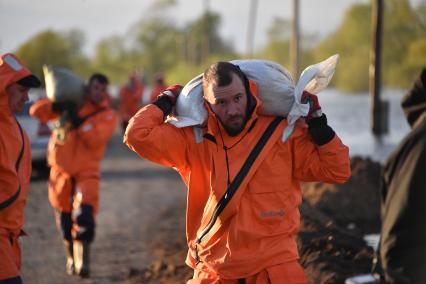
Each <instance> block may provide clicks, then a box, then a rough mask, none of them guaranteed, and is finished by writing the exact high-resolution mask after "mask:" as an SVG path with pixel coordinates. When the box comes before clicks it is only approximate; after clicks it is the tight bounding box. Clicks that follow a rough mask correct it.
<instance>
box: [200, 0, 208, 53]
mask: <svg viewBox="0 0 426 284" xmlns="http://www.w3.org/2000/svg"><path fill="white" fill-rule="evenodd" d="M209 2H210V0H204V38H203V43H202V44H203V58H202V60H201V61H204V60H207V58H208V57H209V55H210V12H209V10H210V7H209Z"/></svg>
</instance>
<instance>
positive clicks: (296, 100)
mask: <svg viewBox="0 0 426 284" xmlns="http://www.w3.org/2000/svg"><path fill="white" fill-rule="evenodd" d="M338 58H339V55H337V54H336V55H333V56H331V57H329V58H328V59H326V60H324V61H322V62H320V63H317V64H314V65H311V66H309V67H307V68H306V69H305V70H303V72H302V74H301V75H300V78H299V81H298V82H297V84H296V85H294V83H293V79H292V77H291V75H290V73H289V72H288V71H287V70H286V69H285V68H284V67H282V66H281V65H279V64H278V63H276V62H272V61H267V60H234V61H231V63H233V64H235V65H238V66H239V67H240V69H241V70H242V71H243V72H244V74H245V75H246V76H247V78H248V79H249V80H253V81H255V83H256V85H257V89H258V96H259V99H260V100H261V101H262V106H261V108H260V109H259V114H262V115H275V116H284V117H287V119H288V126H287V127H286V129H285V130H284V133H283V137H282V140H283V141H286V140H287V139H288V138H289V137H290V135H291V133H292V132H293V129H294V125H295V123H296V121H297V119H298V118H299V117H301V116H306V115H307V114H308V112H309V104H302V103H301V97H302V93H303V91H304V90H306V91H308V92H310V93H312V94H318V93H319V92H320V91H322V90H324V89H325V88H326V87H327V85H328V84H329V82H330V80H331V78H332V77H333V74H334V71H335V68H336V64H337V61H338ZM202 80H203V75H202V74H200V75H198V76H196V77H195V78H193V79H192V80H191V81H189V82H188V83H187V84H186V85H185V87H184V88H183V89H182V92H181V94H180V95H179V97H178V100H177V102H176V115H175V116H171V117H169V118H168V122H169V123H171V124H173V125H175V126H176V127H186V126H199V125H203V124H204V123H205V121H206V119H207V115H208V114H207V110H206V109H205V107H204V99H203V84H202Z"/></svg>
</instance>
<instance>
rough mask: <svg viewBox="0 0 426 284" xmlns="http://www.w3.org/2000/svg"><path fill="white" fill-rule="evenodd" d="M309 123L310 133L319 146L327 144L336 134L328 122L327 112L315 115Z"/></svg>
mask: <svg viewBox="0 0 426 284" xmlns="http://www.w3.org/2000/svg"><path fill="white" fill-rule="evenodd" d="M307 123H308V126H309V133H310V134H311V137H312V139H313V140H314V142H315V144H317V145H318V146H322V145H324V144H327V143H328V142H330V141H331V140H332V139H333V138H334V136H335V135H336V133H335V132H334V130H333V129H332V128H331V127H330V126H329V125H328V124H327V116H326V115H325V114H322V115H321V116H320V117H314V118H312V119H310V120H309V121H308V122H307Z"/></svg>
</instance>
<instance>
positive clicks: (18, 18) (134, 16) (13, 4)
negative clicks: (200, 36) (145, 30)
mask: <svg viewBox="0 0 426 284" xmlns="http://www.w3.org/2000/svg"><path fill="white" fill-rule="evenodd" d="M154 1H155V0H38V1H37V0H0V27H1V28H0V52H1V53H4V52H9V51H14V50H16V49H17V48H18V47H19V45H21V44H22V43H24V42H25V41H27V40H28V39H29V38H30V37H32V36H33V35H35V34H37V33H38V32H40V31H43V30H46V29H48V28H51V29H54V30H59V31H61V30H68V29H70V28H78V29H81V30H82V31H83V32H84V33H85V36H86V46H85V48H84V50H85V51H86V53H88V54H92V53H93V49H94V46H95V44H96V43H97V42H98V41H99V40H101V39H104V38H106V37H109V36H111V35H124V34H125V33H126V32H127V31H128V30H129V28H130V27H131V26H132V25H133V24H134V23H136V22H137V21H138V20H139V19H141V18H142V17H143V16H144V15H146V14H144V11H146V9H147V7H149V6H150V5H151V4H152V2H154ZM206 1H208V3H209V7H210V9H211V10H212V11H215V12H218V13H220V15H221V16H222V26H221V35H223V36H224V38H226V39H227V40H230V41H231V42H232V43H233V44H234V46H235V47H236V48H237V50H238V51H240V52H243V51H246V37H247V25H248V14H249V6H250V5H249V4H250V0H210V1H209V0H177V2H178V5H177V7H176V9H175V10H174V11H172V13H169V14H168V16H172V17H173V18H174V19H175V20H176V23H177V24H178V25H179V26H182V25H184V24H185V23H186V22H188V21H191V20H193V19H195V18H197V17H199V16H200V14H201V13H202V12H203V7H204V5H205V3H206ZM366 1H367V0H333V1H331V0H300V3H301V4H300V5H301V6H300V24H301V28H302V30H304V31H306V32H309V33H315V34H317V35H319V36H324V35H325V34H327V33H330V32H332V31H333V30H335V29H336V28H337V26H338V25H339V23H340V22H341V20H342V18H343V15H344V12H345V10H346V9H347V8H349V7H350V6H351V5H353V4H354V3H365V2H366ZM413 1H415V2H416V1H417V2H418V1H419V0H413ZM420 1H424V0H420ZM292 3H293V0H258V13H257V21H256V30H255V41H256V46H257V47H259V46H262V45H263V44H264V43H265V40H266V31H267V29H268V27H269V26H270V24H271V21H272V19H274V17H283V18H287V19H290V18H291V11H292Z"/></svg>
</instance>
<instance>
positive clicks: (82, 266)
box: [74, 241, 90, 278]
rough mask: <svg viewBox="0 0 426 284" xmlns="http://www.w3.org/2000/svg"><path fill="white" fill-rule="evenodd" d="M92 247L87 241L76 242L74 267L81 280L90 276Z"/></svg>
mask: <svg viewBox="0 0 426 284" xmlns="http://www.w3.org/2000/svg"><path fill="white" fill-rule="evenodd" d="M89 249H90V245H89V243H88V242H85V241H74V266H75V272H76V274H77V275H79V276H80V277H81V278H88V277H89V276H90V268H89V262H90V257H89V256H90V252H89Z"/></svg>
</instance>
